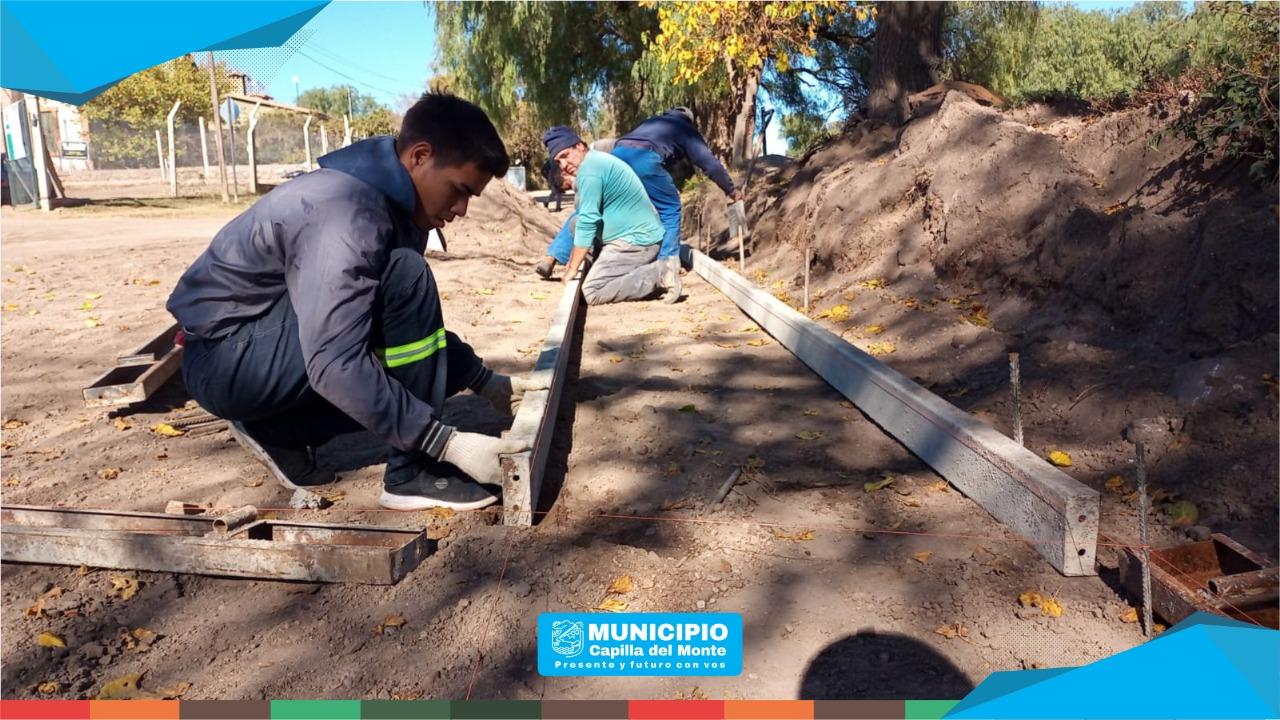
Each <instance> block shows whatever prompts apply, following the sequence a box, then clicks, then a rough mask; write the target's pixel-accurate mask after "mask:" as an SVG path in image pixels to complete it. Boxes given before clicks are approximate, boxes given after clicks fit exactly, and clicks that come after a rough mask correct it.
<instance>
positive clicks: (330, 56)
mask: <svg viewBox="0 0 1280 720" xmlns="http://www.w3.org/2000/svg"><path fill="white" fill-rule="evenodd" d="M1074 4H1075V5H1077V6H1079V7H1081V8H1084V9H1087V10H1103V11H1113V10H1122V9H1124V8H1126V7H1129V6H1130V5H1132V4H1133V3H1132V2H1075V3H1074ZM308 31H310V32H311V33H312V34H311V36H310V37H309V38H308V39H307V41H306V42H305V43H304V44H303V45H302V46H301V47H300V49H299V50H298V52H297V53H295V54H294V55H292V56H291V57H290V58H289V59H288V60H287V61H286V62H285V63H284V65H282V66H281V67H280V70H279V71H278V72H277V73H276V74H275V75H274V76H273V77H270V78H265V77H256V78H254V80H257V81H259V82H262V83H264V84H266V86H267V93H268V94H270V95H271V96H273V97H275V98H276V99H277V100H280V101H282V102H288V103H292V102H293V101H294V84H293V77H294V76H295V75H296V76H297V77H298V90H299V91H305V90H307V89H308V88H315V87H329V86H332V85H348V84H349V85H353V86H354V87H356V88H358V89H359V90H360V91H361V92H363V93H365V94H367V95H372V96H373V97H375V98H377V99H378V100H379V101H380V102H382V103H384V104H386V105H388V106H389V107H391V108H393V109H395V110H401V109H402V105H403V102H404V98H406V97H411V96H415V95H417V94H419V93H421V92H422V91H423V90H424V89H425V88H426V83H427V80H428V78H430V77H431V74H432V73H431V65H432V62H433V61H434V60H435V54H436V31H435V13H434V11H433V9H432V3H424V2H421V1H420V0H404V1H392V0H373V1H372V2H354V1H351V0H342V1H339V2H333V3H331V4H329V5H328V6H327V7H325V8H324V9H323V10H321V11H320V13H319V14H317V15H316V17H315V18H313V19H312V20H311V22H310V23H308V24H307V26H306V28H305V29H304V32H308ZM780 125H781V123H779V122H777V120H776V119H775V122H773V123H771V124H770V127H769V148H770V150H771V151H775V152H776V150H775V148H781V147H783V146H784V145H785V143H784V142H783V141H782V139H781V137H780V136H779V135H778V129H779V126H780Z"/></svg>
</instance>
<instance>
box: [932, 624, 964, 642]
mask: <svg viewBox="0 0 1280 720" xmlns="http://www.w3.org/2000/svg"><path fill="white" fill-rule="evenodd" d="M933 632H934V633H935V634H937V635H941V636H942V637H944V638H946V639H948V640H955V639H956V638H967V637H969V628H967V627H965V626H964V624H963V623H955V624H953V625H942V626H940V627H939V628H937V629H936V630H934V631H933Z"/></svg>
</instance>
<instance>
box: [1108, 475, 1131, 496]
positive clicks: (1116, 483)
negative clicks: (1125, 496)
mask: <svg viewBox="0 0 1280 720" xmlns="http://www.w3.org/2000/svg"><path fill="white" fill-rule="evenodd" d="M1107 489H1108V490H1110V491H1111V492H1113V493H1124V492H1125V490H1127V488H1126V487H1125V482H1124V477H1123V476H1121V475H1112V476H1111V477H1109V478H1107Z"/></svg>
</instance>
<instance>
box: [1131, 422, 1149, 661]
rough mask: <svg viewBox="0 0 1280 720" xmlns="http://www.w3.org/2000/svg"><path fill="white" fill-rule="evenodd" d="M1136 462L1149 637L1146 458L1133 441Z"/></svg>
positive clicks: (1145, 625) (1144, 621) (1145, 624)
mask: <svg viewBox="0 0 1280 720" xmlns="http://www.w3.org/2000/svg"><path fill="white" fill-rule="evenodd" d="M1135 450H1136V451H1137V462H1138V513H1139V521H1138V534H1139V538H1140V540H1141V542H1142V634H1143V635H1145V636H1147V637H1150V636H1151V629H1152V627H1153V625H1152V620H1151V544H1150V541H1149V538H1148V537H1147V511H1148V501H1147V460H1146V452H1145V451H1146V448H1144V447H1143V445H1142V443H1140V442H1139V443H1135Z"/></svg>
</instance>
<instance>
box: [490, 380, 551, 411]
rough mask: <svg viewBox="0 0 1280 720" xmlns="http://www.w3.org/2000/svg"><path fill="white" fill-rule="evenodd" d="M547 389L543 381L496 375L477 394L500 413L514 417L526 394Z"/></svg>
mask: <svg viewBox="0 0 1280 720" xmlns="http://www.w3.org/2000/svg"><path fill="white" fill-rule="evenodd" d="M546 389H547V384H546V381H543V380H536V381H535V380H526V379H524V378H522V377H511V376H510V375H501V374H499V373H494V374H493V375H492V376H491V377H490V378H489V381H488V382H486V383H485V384H484V387H482V388H480V391H479V393H477V394H478V395H480V397H483V398H484V399H485V400H488V401H489V404H490V405H492V406H493V408H494V409H495V410H497V411H498V412H500V413H502V414H504V415H508V416H514V415H515V414H516V410H517V409H519V407H520V400H521V399H523V398H524V394H525V393H526V392H529V391H530V390H546Z"/></svg>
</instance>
